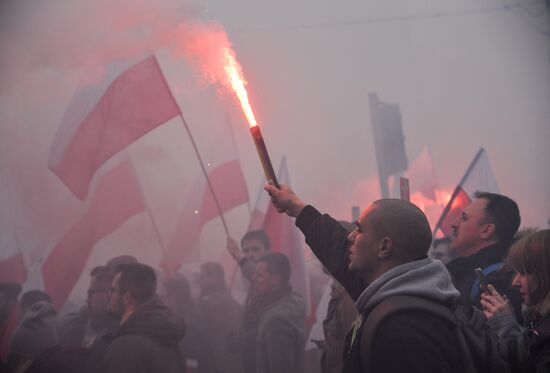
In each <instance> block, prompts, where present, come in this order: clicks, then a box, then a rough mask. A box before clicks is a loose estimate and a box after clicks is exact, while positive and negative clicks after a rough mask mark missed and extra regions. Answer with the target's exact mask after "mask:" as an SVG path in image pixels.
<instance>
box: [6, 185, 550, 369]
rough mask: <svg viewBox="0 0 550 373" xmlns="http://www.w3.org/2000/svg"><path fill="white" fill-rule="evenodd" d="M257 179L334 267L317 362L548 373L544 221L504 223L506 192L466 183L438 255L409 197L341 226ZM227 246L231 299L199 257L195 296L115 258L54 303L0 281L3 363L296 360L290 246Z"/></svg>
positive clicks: (128, 259)
mask: <svg viewBox="0 0 550 373" xmlns="http://www.w3.org/2000/svg"><path fill="white" fill-rule="evenodd" d="M266 191H267V192H268V193H269V195H270V196H271V200H272V203H273V204H274V206H275V207H276V208H277V210H278V211H279V212H280V213H286V214H287V215H289V216H291V217H294V218H296V226H297V227H298V229H299V230H301V231H302V233H303V234H304V236H305V241H306V243H307V244H308V245H309V247H310V248H311V250H312V251H313V253H314V254H315V255H316V256H317V258H318V259H319V261H320V262H321V263H322V265H323V267H324V269H325V271H326V272H327V273H328V274H330V276H332V279H333V280H332V282H331V285H330V286H331V295H330V301H329V304H328V310H327V313H326V318H325V320H324V322H323V331H324V335H325V339H324V341H317V342H318V346H319V348H321V349H322V351H323V353H322V357H321V361H320V368H321V372H322V373H333V372H374V373H377V372H403V371H406V372H457V373H458V372H491V371H493V372H522V373H523V372H536V373H543V372H550V230H548V229H545V230H540V231H534V230H533V231H528V232H520V233H518V229H519V227H520V223H521V219H520V211H519V208H518V206H517V204H516V203H515V202H514V201H513V200H512V199H510V198H508V197H506V196H503V195H500V194H493V193H486V192H479V193H477V194H476V195H475V198H474V199H473V200H472V202H471V203H470V205H469V206H468V207H467V208H466V209H465V210H464V211H463V213H462V215H461V217H460V219H459V220H457V221H456V222H455V223H454V224H453V225H452V228H453V236H452V239H451V249H452V250H453V252H455V253H456V254H457V258H456V259H454V260H452V261H450V262H449V263H447V264H446V265H445V264H443V263H442V262H441V261H439V260H435V259H431V258H430V257H429V255H428V252H429V249H430V246H431V245H432V233H431V229H430V226H429V223H428V221H427V219H426V216H425V215H424V213H423V212H422V211H421V210H420V209H419V208H418V207H416V206H415V205H414V204H411V203H409V202H407V201H403V200H398V199H381V200H378V201H375V202H373V203H372V204H371V205H370V206H368V207H367V208H366V209H365V210H364V211H363V212H362V213H361V215H360V217H359V219H358V220H357V221H356V222H354V223H353V224H349V223H346V222H339V221H337V220H335V219H334V218H332V217H331V216H329V215H327V214H322V213H320V212H319V211H318V210H317V209H315V208H314V207H313V206H311V205H308V204H306V203H305V202H303V201H302V200H301V199H300V198H299V197H298V196H297V195H296V194H295V193H294V192H293V191H292V190H291V189H289V188H288V187H286V186H282V187H281V188H279V189H278V188H275V187H273V186H266ZM227 250H228V252H229V253H230V254H231V256H232V257H233V258H234V259H235V261H236V262H237V263H238V266H239V269H240V272H241V273H242V275H243V278H245V279H246V282H247V283H248V291H247V294H246V297H245V300H244V302H242V304H241V303H239V302H237V301H236V300H235V298H234V297H233V295H232V293H231V291H230V289H229V287H228V285H227V282H226V276H225V273H224V269H223V267H222V266H221V265H220V264H219V263H215V262H206V263H202V264H201V265H200V269H199V273H198V277H197V282H198V288H199V294H198V295H196V296H193V292H192V291H191V287H190V284H189V282H188V281H187V279H186V278H185V277H184V276H183V275H181V274H175V275H171V276H168V277H166V276H161V275H159V274H158V273H157V272H155V270H154V269H153V268H152V267H150V266H148V265H146V264H143V263H139V262H138V261H137V260H136V259H135V258H134V257H133V256H120V257H116V258H114V259H112V260H111V261H109V262H108V263H106V264H105V265H103V266H98V267H96V268H94V269H93V270H92V271H91V273H90V279H89V286H88V290H87V298H86V299H87V301H86V304H84V305H82V306H81V308H79V309H78V310H76V311H74V312H70V313H65V314H60V313H59V312H58V311H59V310H56V309H55V308H54V306H53V305H52V301H51V299H50V296H49V295H48V294H46V293H45V292H43V291H41V290H29V291H26V292H24V293H23V294H20V293H21V285H20V284H15V283H4V284H0V333H1V334H0V338H1V339H0V359H1V360H2V363H1V364H2V365H1V372H17V373H23V372H25V373H46V372H48V373H50V372H51V373H53V372H64V373H72V372H85V373H96V372H107V373H126V372H128V373H130V372H132V373H139V372H143V373H153V372H163V373H183V372H200V373H216V372H229V373H233V372H234V373H237V372H244V373H302V372H306V369H307V367H306V365H307V364H306V363H305V345H306V342H307V338H308V333H309V329H310V327H311V325H309V324H308V323H307V314H306V309H307V307H306V300H305V299H303V297H302V296H301V295H300V294H298V293H297V292H296V291H294V289H293V288H292V286H291V285H290V283H291V282H290V278H291V265H290V263H289V260H288V258H287V257H286V256H285V255H284V254H282V253H279V252H277V250H273V249H272V248H271V247H270V239H269V237H268V236H267V235H266V233H265V232H263V231H261V230H255V231H250V232H247V233H246V234H245V235H244V237H243V238H242V240H241V242H240V245H239V243H237V242H236V241H235V240H233V239H231V238H229V239H228V242H227ZM476 269H480V273H481V275H478V276H477V277H476V274H475V270H476ZM479 276H481V278H480V277H479ZM485 281H486V282H487V284H485Z"/></svg>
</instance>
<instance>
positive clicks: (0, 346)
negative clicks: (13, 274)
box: [0, 282, 21, 365]
mask: <svg viewBox="0 0 550 373" xmlns="http://www.w3.org/2000/svg"><path fill="white" fill-rule="evenodd" d="M19 293H21V285H19V284H16V283H11V282H10V283H3V284H0V364H2V365H4V364H5V363H6V359H7V357H8V352H9V341H10V338H11V335H12V333H13V331H14V330H15V328H16V327H17V324H18V323H19V315H20V311H19V305H18V304H17V298H18V297H19Z"/></svg>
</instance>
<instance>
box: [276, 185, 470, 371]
mask: <svg viewBox="0 0 550 373" xmlns="http://www.w3.org/2000/svg"><path fill="white" fill-rule="evenodd" d="M265 189H266V190H267V192H268V193H269V194H270V196H271V199H272V202H273V204H274V205H275V207H276V208H277V210H278V211H279V212H285V213H286V214H287V215H289V216H292V217H296V225H297V226H298V228H299V229H300V230H301V231H302V232H303V233H304V234H305V236H306V242H307V243H308V245H309V246H310V247H311V249H312V250H313V252H314V253H315V255H316V256H317V257H318V258H319V259H320V260H321V262H322V263H323V265H324V266H325V267H326V268H327V269H328V270H329V271H330V273H331V274H332V275H333V276H334V278H335V279H336V280H338V281H339V282H340V283H341V284H342V285H343V286H344V287H345V289H346V291H347V292H348V293H349V295H350V296H351V298H352V299H353V300H355V304H356V308H357V311H358V313H359V316H358V318H357V319H356V321H355V326H354V329H353V331H352V332H350V333H349V334H348V338H347V341H346V347H345V354H344V367H343V370H342V372H370V373H378V372H384V373H393V372H396V373H397V372H409V373H415V372H453V373H458V372H463V371H464V366H463V362H462V360H461V357H460V354H459V353H458V351H459V345H458V341H457V339H456V335H455V331H454V326H453V325H451V323H449V322H447V321H446V320H444V319H443V318H439V317H434V315H433V314H431V313H429V312H424V311H421V310H415V311H411V312H401V313H396V314H392V315H391V316H389V317H388V318H386V319H384V320H383V321H382V322H381V324H379V325H378V329H377V332H376V334H374V337H373V340H372V343H371V344H370V345H366V343H364V341H363V334H362V333H363V331H364V330H365V327H366V326H367V325H370V324H369V319H368V317H369V314H370V312H371V311H372V310H373V309H375V308H376V307H377V306H378V305H379V304H381V303H382V302H384V301H385V300H388V299H390V298H391V297H394V296H401V295H407V296H414V297H420V298H424V299H427V300H429V301H432V302H434V303H438V304H441V305H448V306H449V308H451V307H452V305H453V304H454V303H455V302H456V301H457V300H458V297H459V293H458V291H457V290H456V288H455V287H454V286H453V284H452V282H451V278H450V276H449V273H448V272H447V270H446V269H445V267H444V266H443V264H442V263H441V262H439V261H437V260H432V259H429V258H428V257H427V253H428V249H429V246H430V243H431V238H432V235H431V230H430V226H429V223H428V220H427V219H426V216H425V215H424V213H422V211H421V210H420V209H418V207H416V206H414V205H413V204H411V203H409V202H406V201H402V200H394V199H382V200H378V201H375V202H373V203H372V204H371V205H370V206H369V207H368V208H367V209H366V210H364V211H363V212H362V214H361V216H360V218H359V220H358V221H357V222H356V229H355V230H354V231H353V232H351V233H350V234H348V232H347V231H346V230H345V229H344V228H343V227H342V226H341V225H340V224H339V223H338V222H337V221H336V220H334V219H333V218H332V217H330V216H329V215H326V214H325V215H322V214H321V213H320V212H318V211H317V210H316V209H315V208H314V207H312V206H310V205H306V204H305V203H304V202H303V201H301V200H300V199H299V198H298V197H297V196H296V195H295V194H294V192H293V191H292V190H291V189H290V188H288V187H287V186H281V189H277V188H275V187H273V186H271V185H268V186H266V187H265ZM350 243H351V246H350V245H349V244H350ZM348 249H349V250H348ZM366 361H368V363H367V364H366V363H365V362H366Z"/></svg>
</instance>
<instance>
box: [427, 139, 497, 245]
mask: <svg viewBox="0 0 550 373" xmlns="http://www.w3.org/2000/svg"><path fill="white" fill-rule="evenodd" d="M477 191H482V192H490V193H499V189H498V185H497V182H496V179H495V176H494V175H493V171H492V170H491V164H490V163H489V156H488V155H487V152H486V151H485V149H483V148H481V149H479V151H478V152H477V154H476V156H475V157H474V159H473V160H472V162H471V163H470V166H469V167H468V169H467V170H466V173H465V174H464V176H463V177H462V180H461V181H460V183H459V184H458V185H457V187H456V189H455V191H454V193H453V194H452V196H451V199H450V200H449V202H448V203H447V206H445V209H444V210H443V213H442V214H441V217H440V218H439V221H438V223H437V225H436V226H435V229H434V237H437V235H438V234H439V236H441V234H443V235H444V236H446V237H450V236H451V235H452V228H451V224H453V223H455V222H456V221H457V220H458V219H459V218H460V216H461V215H462V212H463V211H464V209H465V208H466V206H468V205H469V204H470V202H471V201H472V199H473V198H474V194H475V192H477Z"/></svg>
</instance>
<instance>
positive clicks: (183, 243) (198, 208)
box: [161, 84, 248, 275]
mask: <svg viewBox="0 0 550 373" xmlns="http://www.w3.org/2000/svg"><path fill="white" fill-rule="evenodd" d="M189 85H190V86H192V85H191V84H189ZM183 102H184V103H185V106H186V107H188V109H187V110H186V117H187V120H188V126H189V128H190V129H191V130H195V131H192V132H194V133H195V134H197V133H198V134H202V133H203V132H204V129H208V136H207V137H204V140H203V141H202V142H201V141H200V140H201V137H200V136H196V138H195V143H196V145H197V151H201V158H202V160H203V163H204V166H205V168H206V171H207V174H208V179H209V181H210V184H211V186H212V189H213V190H214V193H215V197H216V199H217V202H218V203H219V207H220V208H219V209H218V206H217V204H216V200H215V199H214V195H213V194H212V192H211V190H210V188H209V186H208V184H207V180H206V178H205V176H204V174H203V173H202V172H198V173H197V174H196V176H195V178H194V182H193V185H192V187H191V191H190V192H189V193H188V194H187V197H186V199H185V202H184V203H183V206H182V210H181V214H180V216H179V218H178V220H177V222H176V224H175V228H174V230H173V233H172V236H171V238H170V239H169V242H168V245H167V247H166V252H165V253H164V256H163V258H162V260H161V267H162V268H163V269H164V270H165V271H166V272H167V274H168V275H171V274H174V273H175V272H177V271H178V270H179V269H180V267H181V265H182V264H183V263H184V262H191V261H198V260H200V250H199V249H200V242H199V241H200V235H201V232H202V230H203V227H204V226H205V225H206V224H207V223H209V222H211V221H213V220H214V219H216V218H218V217H220V210H221V212H222V213H223V212H226V211H229V210H231V209H233V208H235V207H237V206H240V205H242V204H244V203H247V202H248V188H247V186H246V181H245V179H244V174H243V172H242V169H241V164H240V161H239V157H238V153H237V149H236V146H235V143H234V140H233V134H232V130H231V123H229V121H228V119H227V116H226V114H225V112H224V110H223V105H222V102H220V100H219V98H218V97H217V93H216V91H215V89H213V88H208V89H196V90H192V91H190V92H189V94H188V95H187V96H184V97H183ZM182 127H183V125H182ZM201 129H203V131H200V130H201ZM206 141H207V142H206ZM205 144H208V146H202V145H205ZM203 149H204V150H203ZM197 168H198V167H197Z"/></svg>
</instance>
